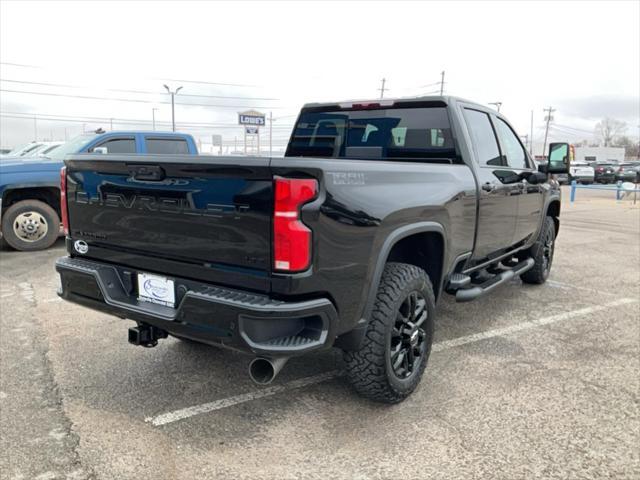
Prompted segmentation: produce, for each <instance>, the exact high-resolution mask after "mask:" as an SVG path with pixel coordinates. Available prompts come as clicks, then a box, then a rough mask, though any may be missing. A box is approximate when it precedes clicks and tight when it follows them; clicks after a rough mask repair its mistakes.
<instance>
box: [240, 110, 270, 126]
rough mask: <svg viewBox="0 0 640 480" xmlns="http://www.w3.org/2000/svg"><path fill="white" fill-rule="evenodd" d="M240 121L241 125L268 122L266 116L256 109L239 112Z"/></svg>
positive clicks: (257, 124)
mask: <svg viewBox="0 0 640 480" xmlns="http://www.w3.org/2000/svg"><path fill="white" fill-rule="evenodd" d="M238 123H239V124H240V125H253V126H257V127H260V126H263V125H265V124H266V121H265V116H264V115H263V114H262V113H260V112H256V111H255V110H251V111H248V112H242V113H239V114H238Z"/></svg>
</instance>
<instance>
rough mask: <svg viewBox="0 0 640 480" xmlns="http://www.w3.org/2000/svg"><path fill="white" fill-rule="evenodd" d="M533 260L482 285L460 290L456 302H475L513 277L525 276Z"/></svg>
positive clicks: (530, 259) (528, 260)
mask: <svg viewBox="0 0 640 480" xmlns="http://www.w3.org/2000/svg"><path fill="white" fill-rule="evenodd" d="M534 263H535V262H534V261H533V258H527V259H526V260H523V261H522V262H520V263H518V264H517V265H516V266H514V267H513V268H510V269H509V270H504V271H503V272H500V273H497V274H496V275H495V276H494V277H492V278H490V279H489V280H487V281H486V282H484V283H483V284H481V285H475V286H473V287H471V288H464V289H462V290H458V291H457V292H456V302H470V301H471V300H475V299H476V298H479V297H481V296H482V295H484V294H485V293H489V292H490V291H491V290H493V289H494V288H496V287H497V286H499V285H502V284H503V283H505V282H508V281H509V280H511V279H512V278H513V277H516V276H518V275H521V274H523V273H524V272H526V271H527V270H530V269H531V268H533V265H534Z"/></svg>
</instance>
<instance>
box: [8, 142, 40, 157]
mask: <svg viewBox="0 0 640 480" xmlns="http://www.w3.org/2000/svg"><path fill="white" fill-rule="evenodd" d="M42 145H43V142H30V143H27V144H25V145H20V146H18V147H16V148H14V149H13V150H11V151H10V152H9V153H5V154H4V155H2V157H1V158H15V157H24V156H25V155H28V154H29V153H31V152H32V151H34V150H35V149H36V148H39V147H41V146H42Z"/></svg>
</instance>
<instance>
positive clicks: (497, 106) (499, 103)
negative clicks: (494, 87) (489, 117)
mask: <svg viewBox="0 0 640 480" xmlns="http://www.w3.org/2000/svg"><path fill="white" fill-rule="evenodd" d="M489 105H495V106H496V110H498V113H500V107H501V106H502V102H489Z"/></svg>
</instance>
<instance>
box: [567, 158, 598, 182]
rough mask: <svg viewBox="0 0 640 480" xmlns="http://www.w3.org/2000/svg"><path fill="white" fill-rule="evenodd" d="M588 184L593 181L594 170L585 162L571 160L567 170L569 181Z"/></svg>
mask: <svg viewBox="0 0 640 480" xmlns="http://www.w3.org/2000/svg"><path fill="white" fill-rule="evenodd" d="M573 180H575V181H576V182H577V183H583V184H586V185H589V184H591V183H593V182H594V181H595V170H594V169H593V167H592V166H590V165H589V164H588V163H587V162H579V161H578V162H572V163H571V167H570V171H569V181H570V182H571V181H573Z"/></svg>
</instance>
